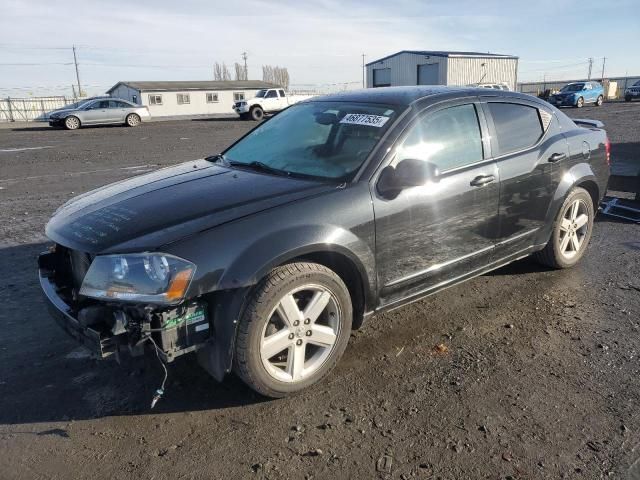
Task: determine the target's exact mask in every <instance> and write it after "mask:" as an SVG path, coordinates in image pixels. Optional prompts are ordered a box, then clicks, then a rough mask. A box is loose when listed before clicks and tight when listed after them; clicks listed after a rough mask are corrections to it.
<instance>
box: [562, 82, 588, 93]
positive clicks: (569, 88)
mask: <svg viewBox="0 0 640 480" xmlns="http://www.w3.org/2000/svg"><path fill="white" fill-rule="evenodd" d="M583 88H584V83H570V84H569V85H565V86H564V87H562V90H560V91H561V92H579V91H580V90H582V89H583Z"/></svg>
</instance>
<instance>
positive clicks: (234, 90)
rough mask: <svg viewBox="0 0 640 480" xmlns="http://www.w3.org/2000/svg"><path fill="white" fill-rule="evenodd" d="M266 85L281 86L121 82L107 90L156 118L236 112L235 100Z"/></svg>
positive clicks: (249, 82) (243, 97)
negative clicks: (234, 108) (147, 108)
mask: <svg viewBox="0 0 640 480" xmlns="http://www.w3.org/2000/svg"><path fill="white" fill-rule="evenodd" d="M262 88H277V87H276V85H272V84H270V83H267V82H262V81H260V80H242V81H187V82H118V83H116V84H115V85H114V86H113V87H111V88H110V89H109V90H107V93H108V94H109V95H111V96H112V97H117V98H123V99H125V100H129V101H130V102H133V103H136V104H138V105H146V106H147V107H149V113H150V114H151V116H152V117H164V116H173V115H207V114H220V113H234V112H233V103H234V102H236V101H238V100H244V99H247V98H251V97H253V96H254V95H255V93H256V91H258V90H260V89H262Z"/></svg>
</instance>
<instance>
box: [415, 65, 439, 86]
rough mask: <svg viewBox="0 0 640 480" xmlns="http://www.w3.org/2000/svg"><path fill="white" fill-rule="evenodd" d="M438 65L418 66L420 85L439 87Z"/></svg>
mask: <svg viewBox="0 0 640 480" xmlns="http://www.w3.org/2000/svg"><path fill="white" fill-rule="evenodd" d="M439 66H440V64H438V63H428V64H426V65H418V85H438V83H439V82H438V73H439V72H438V67H439Z"/></svg>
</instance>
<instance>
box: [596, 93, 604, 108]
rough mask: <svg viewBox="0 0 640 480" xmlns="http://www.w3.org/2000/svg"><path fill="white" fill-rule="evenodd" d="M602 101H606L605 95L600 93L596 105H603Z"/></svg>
mask: <svg viewBox="0 0 640 480" xmlns="http://www.w3.org/2000/svg"><path fill="white" fill-rule="evenodd" d="M602 102H604V97H603V96H602V95H600V96H599V97H598V99H597V100H596V107H600V106H602Z"/></svg>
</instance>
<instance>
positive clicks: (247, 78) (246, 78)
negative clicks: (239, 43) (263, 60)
mask: <svg viewBox="0 0 640 480" xmlns="http://www.w3.org/2000/svg"><path fill="white" fill-rule="evenodd" d="M242 59H243V60H244V79H245V80H249V70H247V52H242Z"/></svg>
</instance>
